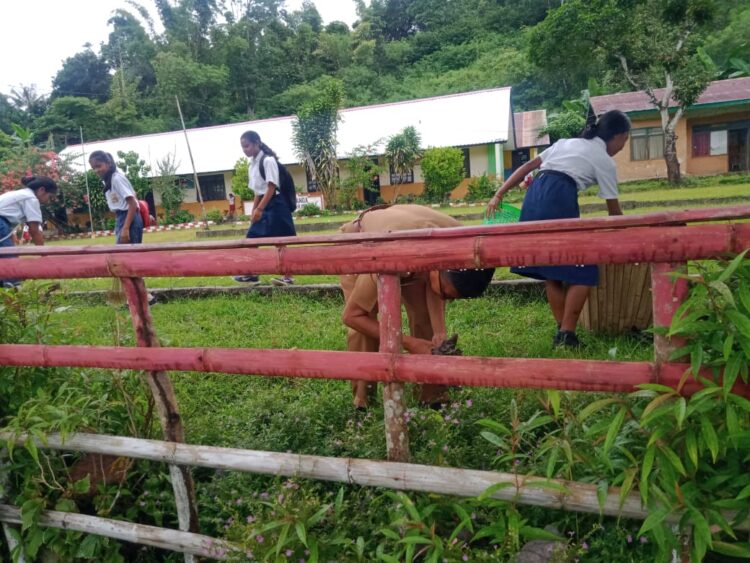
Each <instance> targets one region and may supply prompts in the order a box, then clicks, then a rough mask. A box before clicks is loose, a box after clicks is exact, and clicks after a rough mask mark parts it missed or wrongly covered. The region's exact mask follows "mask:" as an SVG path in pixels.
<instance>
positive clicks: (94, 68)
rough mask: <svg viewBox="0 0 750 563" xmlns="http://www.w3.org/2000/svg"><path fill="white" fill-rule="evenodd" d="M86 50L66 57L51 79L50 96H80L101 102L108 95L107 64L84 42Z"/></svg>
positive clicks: (108, 76)
mask: <svg viewBox="0 0 750 563" xmlns="http://www.w3.org/2000/svg"><path fill="white" fill-rule="evenodd" d="M85 47H86V50H84V51H81V52H80V53H76V54H75V55H73V56H72V57H68V58H67V59H65V61H64V62H63V66H62V68H61V69H60V70H58V71H57V74H56V75H55V79H54V80H53V81H52V96H51V98H52V99H53V100H54V99H55V98H60V97H63V96H81V97H84V98H89V99H92V100H97V101H99V102H103V101H105V100H106V99H107V97H108V96H109V84H110V82H111V81H112V77H111V76H110V74H109V65H107V62H106V61H105V60H104V58H102V57H99V56H97V55H96V53H94V52H93V51H92V50H91V45H90V44H86V46H85Z"/></svg>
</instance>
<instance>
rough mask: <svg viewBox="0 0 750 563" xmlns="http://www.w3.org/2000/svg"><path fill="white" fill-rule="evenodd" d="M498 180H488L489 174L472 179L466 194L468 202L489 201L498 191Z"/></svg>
mask: <svg viewBox="0 0 750 563" xmlns="http://www.w3.org/2000/svg"><path fill="white" fill-rule="evenodd" d="M497 188H498V185H497V180H495V179H494V178H488V177H487V174H482V175H481V176H476V177H474V178H472V179H471V181H470V182H469V186H468V189H467V192H466V201H482V200H488V199H490V198H491V197H492V196H493V195H495V192H496V191H497Z"/></svg>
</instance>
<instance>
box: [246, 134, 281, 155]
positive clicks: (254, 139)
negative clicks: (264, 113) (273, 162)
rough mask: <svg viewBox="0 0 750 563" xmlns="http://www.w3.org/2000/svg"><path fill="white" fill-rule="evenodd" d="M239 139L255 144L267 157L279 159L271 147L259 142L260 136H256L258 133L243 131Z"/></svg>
mask: <svg viewBox="0 0 750 563" xmlns="http://www.w3.org/2000/svg"><path fill="white" fill-rule="evenodd" d="M240 139H242V140H244V141H247V142H248V143H255V144H256V145H258V146H260V150H262V151H263V153H264V154H266V155H268V156H271V157H273V158H279V157H278V155H277V154H276V153H275V152H274V151H273V149H272V148H271V147H269V146H268V145H267V144H265V143H264V142H263V141H261V140H260V135H258V133H256V132H255V131H245V132H244V133H243V134H242V135H241V136H240Z"/></svg>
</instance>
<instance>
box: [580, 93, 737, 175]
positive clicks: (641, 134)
mask: <svg viewBox="0 0 750 563" xmlns="http://www.w3.org/2000/svg"><path fill="white" fill-rule="evenodd" d="M661 92H662V91H660V90H656V91H655V92H654V93H655V94H656V97H657V98H659V97H660V96H661V95H662V94H661ZM674 105H675V107H676V104H674ZM590 109H591V112H592V113H593V114H594V115H596V116H599V115H601V114H602V113H604V112H606V111H609V110H611V109H619V110H620V111H624V112H625V113H627V114H628V116H629V117H630V119H631V121H632V123H633V129H632V131H631V134H630V140H629V141H628V144H626V145H625V147H624V148H623V150H622V151H621V152H620V153H619V154H617V155H616V156H615V161H616V162H617V175H618V178H619V179H620V180H621V181H627V180H640V179H645V178H666V176H667V168H666V164H665V163H664V135H663V133H662V128H661V118H660V116H659V112H658V111H657V110H656V109H654V106H653V105H652V104H651V102H650V101H649V98H648V96H647V95H646V93H645V92H642V91H641V92H627V93H624V94H610V95H607V96H594V97H592V98H591V99H590ZM676 134H677V158H678V160H679V162H680V169H681V171H682V172H683V173H684V174H689V175H694V176H705V175H710V174H726V173H727V172H741V171H748V170H750V78H734V79H730V80H717V81H715V82H711V84H709V86H708V88H706V90H705V91H704V92H703V94H701V96H700V98H698V101H697V102H696V103H695V104H694V105H692V106H690V107H689V108H688V109H687V111H686V112H685V115H684V116H683V118H682V119H681V120H680V122H679V123H678V125H677V128H676Z"/></svg>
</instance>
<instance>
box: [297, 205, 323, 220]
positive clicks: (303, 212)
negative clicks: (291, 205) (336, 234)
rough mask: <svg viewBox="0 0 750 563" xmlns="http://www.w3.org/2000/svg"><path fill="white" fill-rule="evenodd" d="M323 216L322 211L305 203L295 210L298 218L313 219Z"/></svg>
mask: <svg viewBox="0 0 750 563" xmlns="http://www.w3.org/2000/svg"><path fill="white" fill-rule="evenodd" d="M323 214H324V213H323V210H322V209H321V208H320V207H318V206H317V205H315V204H314V203H306V204H305V205H303V206H302V207H300V208H299V209H298V210H297V216H298V217H314V216H315V215H323Z"/></svg>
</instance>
